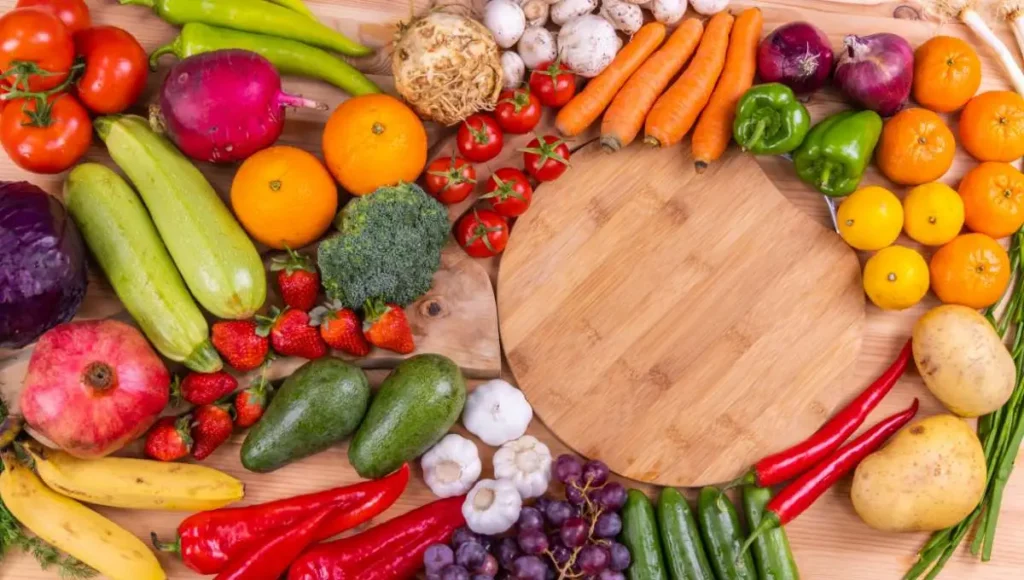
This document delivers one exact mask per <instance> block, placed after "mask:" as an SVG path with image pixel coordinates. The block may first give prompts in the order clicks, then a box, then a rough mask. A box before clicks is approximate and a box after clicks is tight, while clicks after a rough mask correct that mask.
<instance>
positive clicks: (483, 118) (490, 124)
mask: <svg viewBox="0 0 1024 580" xmlns="http://www.w3.org/2000/svg"><path fill="white" fill-rule="evenodd" d="M455 142H456V144H457V145H458V146H459V153H462V156H463V157H465V158H466V159H469V160H470V161H472V162H473V163H483V162H484V161H490V160H491V159H494V158H495V157H497V156H498V153H501V148H502V146H503V145H504V144H505V138H504V136H503V135H502V134H501V127H499V126H498V122H497V121H495V120H494V117H492V116H490V115H484V114H481V113H477V114H475V115H470V116H469V118H467V119H466V120H465V121H463V122H462V124H461V125H459V132H458V134H457V135H456V138H455Z"/></svg>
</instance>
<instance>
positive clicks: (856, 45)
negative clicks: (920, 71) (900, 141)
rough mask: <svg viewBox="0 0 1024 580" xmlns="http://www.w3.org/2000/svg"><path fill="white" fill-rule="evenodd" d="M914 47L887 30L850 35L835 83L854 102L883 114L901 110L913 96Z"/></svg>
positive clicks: (840, 59)
mask: <svg viewBox="0 0 1024 580" xmlns="http://www.w3.org/2000/svg"><path fill="white" fill-rule="evenodd" d="M913 77H914V49H913V48H911V47H910V43H908V42H907V41H906V40H904V39H903V38H902V37H900V36H897V35H895V34H889V33H887V32H883V33H879V34H871V35H868V36H855V35H850V36H847V37H846V38H845V39H844V40H843V51H842V52H841V53H840V54H839V61H838V62H837V63H836V78H835V83H836V86H838V87H839V90H841V91H842V92H843V94H844V95H846V97H847V98H848V99H850V100H851V101H853V102H854V103H856V104H858V105H860V106H861V107H864V108H865V109H871V110H872V111H875V112H877V113H878V114H879V115H882V116H883V117H888V116H889V115H892V114H894V113H896V112H897V111H899V110H900V108H902V107H903V105H904V104H906V102H907V98H908V97H909V96H910V85H911V82H912V81H913Z"/></svg>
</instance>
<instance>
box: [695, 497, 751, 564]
mask: <svg viewBox="0 0 1024 580" xmlns="http://www.w3.org/2000/svg"><path fill="white" fill-rule="evenodd" d="M697 518H698V519H699V521H700V535H701V538H703V540H704V547H705V548H706V549H707V553H708V559H709V560H711V566H712V568H714V570H715V577H717V578H718V580H757V570H756V569H755V568H754V559H753V558H752V557H751V556H750V552H749V551H748V552H745V553H743V555H742V557H741V556H740V548H741V547H742V545H743V540H744V537H743V528H742V527H741V526H740V516H739V514H738V513H736V508H735V506H733V505H732V502H731V501H729V498H728V496H726V495H725V494H724V493H722V492H721V491H719V489H718V488H716V487H705V488H704V489H702V490H700V497H699V498H698V499H697Z"/></svg>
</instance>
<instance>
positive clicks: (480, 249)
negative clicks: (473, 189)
mask: <svg viewBox="0 0 1024 580" xmlns="http://www.w3.org/2000/svg"><path fill="white" fill-rule="evenodd" d="M455 241H457V242H458V243H459V245H460V246H462V247H463V249H465V250H466V253H467V254H469V255H470V256H473V257H474V258H489V257H491V256H497V255H498V254H500V253H501V252H502V251H504V249H505V244H507V243H508V222H507V221H505V218H503V217H501V216H500V215H498V214H496V213H494V212H493V211H490V210H486V209H475V210H473V211H472V212H470V213H467V214H466V215H464V216H462V218H461V219H460V220H459V223H457V224H455Z"/></svg>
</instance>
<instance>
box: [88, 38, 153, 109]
mask: <svg viewBox="0 0 1024 580" xmlns="http://www.w3.org/2000/svg"><path fill="white" fill-rule="evenodd" d="M75 51H76V52H77V53H78V54H79V55H81V56H82V57H84V58H85V73H84V74H83V75H82V78H80V79H78V82H77V83H76V84H75V92H76V93H77V94H78V98H79V100H81V101H82V104H83V105H85V106H86V107H87V108H88V109H89V110H90V111H92V112H94V113H96V114H98V115H110V114H113V113H120V112H121V111H124V110H125V109H127V108H128V107H130V106H132V104H134V103H135V101H137V100H138V98H139V95H141V94H142V90H143V89H145V88H146V76H147V75H148V74H149V68H148V66H149V62H148V59H147V58H146V51H145V49H143V48H142V45H141V44H139V41H137V40H135V37H134V36H132V35H131V34H129V33H128V32H126V31H124V30H121V29H120V28H118V27H116V26H93V27H91V28H86V29H85V30H83V31H81V32H79V33H78V34H75Z"/></svg>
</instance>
